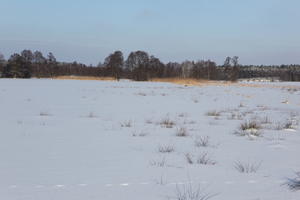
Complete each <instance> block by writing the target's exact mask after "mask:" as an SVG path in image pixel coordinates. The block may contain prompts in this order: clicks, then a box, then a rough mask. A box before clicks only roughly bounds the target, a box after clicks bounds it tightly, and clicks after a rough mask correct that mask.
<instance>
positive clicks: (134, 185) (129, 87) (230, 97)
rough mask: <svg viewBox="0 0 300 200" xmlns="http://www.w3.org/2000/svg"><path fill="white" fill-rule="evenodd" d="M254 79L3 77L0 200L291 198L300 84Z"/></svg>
mask: <svg viewBox="0 0 300 200" xmlns="http://www.w3.org/2000/svg"><path fill="white" fill-rule="evenodd" d="M255 84H257V83H255ZM270 84H274V85H275V86H276V87H274V88H272V87H264V85H270ZM281 85H283V86H285V87H283V88H280V86H281ZM287 85H292V86H293V89H292V90H288V89H287V88H286V86H287ZM261 86H262V87H240V86H234V85H228V86H226V85H222V86H207V87H197V86H189V87H184V86H181V85H175V84H168V83H151V82H140V83H138V82H130V81H120V82H100V81H76V80H50V79H40V80H38V79H31V80H18V79H1V80H0V127H1V130H0V161H1V162H0V199H3V200H34V199H42V200H53V199H55V200H68V199H70V200H82V199H84V200H92V199H105V200H120V199H131V200H140V199H143V200H163V199H179V193H180V192H181V195H182V193H184V191H188V190H184V189H182V188H190V189H192V188H195V190H194V192H195V191H198V189H197V188H199V187H200V189H201V190H199V191H200V194H199V195H198V196H197V195H195V196H194V197H195V198H194V200H197V199H199V198H198V197H200V196H201V195H213V196H212V197H211V199H213V200H232V199H243V200H258V199H261V200H286V199H289V200H296V199H300V191H291V190H290V189H289V187H288V186H287V185H286V182H287V180H288V179H289V178H293V177H294V176H295V172H298V171H300V159H299V155H300V134H299V129H298V126H299V119H300V118H299V113H300V90H297V89H295V88H299V87H300V84H299V83H261ZM278 86H279V87H278ZM166 121H167V122H172V123H170V124H167V125H166V123H165V122H166ZM246 122H255V123H257V124H259V126H258V128H257V130H256V129H255V134H252V133H253V130H241V129H240V126H241V124H243V123H246ZM178 131H185V132H186V135H183V136H182V137H178V135H177V133H178ZM258 131H259V134H257V133H258ZM237 133H238V134H237ZM203 159H206V161H207V162H203ZM200 161H201V162H200ZM204 161H205V160H204ZM237 165H241V166H237ZM239 167H244V168H247V167H248V168H249V169H252V167H253V168H255V169H256V170H255V171H251V170H249V173H243V172H241V171H240V170H238V168H239ZM190 186H191V187H190ZM187 199H188V196H187ZM190 199H192V198H190Z"/></svg>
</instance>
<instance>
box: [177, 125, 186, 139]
mask: <svg viewBox="0 0 300 200" xmlns="http://www.w3.org/2000/svg"><path fill="white" fill-rule="evenodd" d="M176 136H177V137H187V136H189V134H188V131H187V129H186V128H184V127H181V128H179V129H177V130H176Z"/></svg>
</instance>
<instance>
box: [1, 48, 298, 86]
mask: <svg viewBox="0 0 300 200" xmlns="http://www.w3.org/2000/svg"><path fill="white" fill-rule="evenodd" d="M71 75H72V76H99V77H108V76H109V77H115V78H116V79H117V80H119V79H121V78H128V79H133V80H136V81H147V80H149V79H153V78H173V77H176V78H196V79H208V80H228V81H236V80H237V79H239V78H258V77H259V78H278V79H281V80H284V81H300V65H281V66H254V65H251V66H243V65H240V64H239V62H238V57H237V56H234V57H227V58H226V59H225V61H224V64H223V65H219V66H217V65H216V63H215V62H213V61H211V60H202V61H197V62H195V61H184V62H182V63H177V62H169V63H167V64H165V63H163V62H161V61H160V60H159V59H158V58H156V57H155V56H150V55H149V54H148V53H147V52H144V51H136V52H131V53H130V54H129V56H128V57H127V59H124V56H123V53H122V52H121V51H115V52H114V53H112V54H110V55H109V56H108V57H107V58H105V61H104V63H103V64H99V65H98V66H86V65H85V64H81V63H77V62H73V63H66V62H59V61H57V60H56V58H55V56H54V55H53V54H52V53H49V54H48V55H47V56H46V57H45V56H44V55H43V54H42V53H41V52H40V51H35V52H32V51H30V50H23V51H22V52H21V53H20V54H17V53H15V54H13V55H11V56H10V58H9V59H8V60H5V59H4V56H3V55H2V54H0V76H1V77H2V78H31V77H36V78H53V77H57V76H71Z"/></svg>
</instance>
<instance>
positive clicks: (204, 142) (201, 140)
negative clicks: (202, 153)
mask: <svg viewBox="0 0 300 200" xmlns="http://www.w3.org/2000/svg"><path fill="white" fill-rule="evenodd" d="M195 146H196V147H208V146H209V137H208V136H200V137H197V138H196V140H195Z"/></svg>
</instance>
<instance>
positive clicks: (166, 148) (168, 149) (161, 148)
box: [158, 145, 175, 153]
mask: <svg viewBox="0 0 300 200" xmlns="http://www.w3.org/2000/svg"><path fill="white" fill-rule="evenodd" d="M174 151H175V148H174V147H173V146H172V145H165V146H162V145H160V146H159V147H158V152H159V153H172V152H174Z"/></svg>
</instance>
